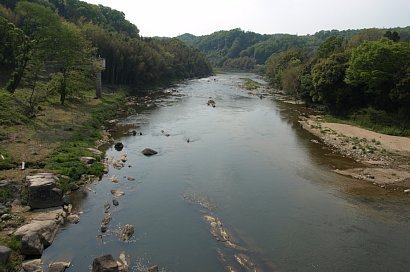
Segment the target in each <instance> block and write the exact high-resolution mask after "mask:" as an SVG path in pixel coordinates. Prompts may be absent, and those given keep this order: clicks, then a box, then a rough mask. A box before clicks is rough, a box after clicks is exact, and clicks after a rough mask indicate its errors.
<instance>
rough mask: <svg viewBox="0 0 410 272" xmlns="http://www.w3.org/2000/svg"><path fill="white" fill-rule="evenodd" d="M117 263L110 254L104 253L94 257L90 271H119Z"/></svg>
mask: <svg viewBox="0 0 410 272" xmlns="http://www.w3.org/2000/svg"><path fill="white" fill-rule="evenodd" d="M119 271H120V270H119V268H118V263H117V261H116V260H114V257H113V256H112V255H110V254H109V255H104V256H100V257H97V258H95V259H94V261H93V267H92V272H119Z"/></svg>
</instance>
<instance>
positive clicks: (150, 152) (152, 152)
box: [142, 148, 158, 156]
mask: <svg viewBox="0 0 410 272" xmlns="http://www.w3.org/2000/svg"><path fill="white" fill-rule="evenodd" d="M142 154H144V155H145V156H152V155H156V154H158V152H157V151H155V150H154V149H151V148H145V149H144V150H142Z"/></svg>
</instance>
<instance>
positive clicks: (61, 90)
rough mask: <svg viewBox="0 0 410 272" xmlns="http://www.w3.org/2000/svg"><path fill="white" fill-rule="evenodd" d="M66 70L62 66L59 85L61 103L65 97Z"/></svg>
mask: <svg viewBox="0 0 410 272" xmlns="http://www.w3.org/2000/svg"><path fill="white" fill-rule="evenodd" d="M66 79H67V70H66V69H65V68H63V80H62V81H61V87H60V103H61V105H64V101H65V97H66V91H67V90H66V89H67V83H66Z"/></svg>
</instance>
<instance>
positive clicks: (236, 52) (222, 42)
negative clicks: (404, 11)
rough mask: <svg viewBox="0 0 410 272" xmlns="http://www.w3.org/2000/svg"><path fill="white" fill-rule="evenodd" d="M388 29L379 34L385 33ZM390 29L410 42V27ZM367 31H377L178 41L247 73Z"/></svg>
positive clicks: (236, 32) (234, 34)
mask: <svg viewBox="0 0 410 272" xmlns="http://www.w3.org/2000/svg"><path fill="white" fill-rule="evenodd" d="M386 30H387V29H386ZM386 30H380V31H383V32H385V31H386ZM390 30H391V31H396V32H398V33H399V35H400V37H401V39H402V41H410V27H406V28H394V29H390ZM364 31H377V30H376V29H362V30H344V31H338V30H331V31H325V30H322V31H319V32H317V33H315V34H313V35H302V36H298V35H291V34H270V35H267V34H264V35H262V34H258V33H254V32H245V31H243V30H241V29H239V28H237V29H232V30H229V31H217V32H214V33H212V34H210V35H204V36H195V35H192V34H189V33H186V34H183V35H181V36H178V37H177V38H178V39H180V40H181V41H183V42H185V43H186V44H188V45H190V46H192V47H194V48H197V49H199V50H201V51H202V52H203V53H205V54H206V55H207V57H208V59H209V61H210V62H211V63H212V65H214V66H216V67H225V68H228V69H229V68H236V69H239V70H241V68H245V69H244V70H247V69H246V68H247V67H248V66H249V63H252V67H254V66H255V65H264V64H265V63H266V61H267V60H268V58H269V57H270V56H272V54H275V53H279V52H283V51H286V50H288V49H291V48H299V49H303V50H304V51H306V52H307V53H313V52H315V51H316V50H317V49H318V48H319V46H320V45H321V44H322V43H323V42H324V41H326V40H327V39H328V38H330V37H332V36H340V37H343V38H346V39H350V38H351V37H353V36H354V35H356V34H358V33H360V32H364ZM243 65H245V67H243Z"/></svg>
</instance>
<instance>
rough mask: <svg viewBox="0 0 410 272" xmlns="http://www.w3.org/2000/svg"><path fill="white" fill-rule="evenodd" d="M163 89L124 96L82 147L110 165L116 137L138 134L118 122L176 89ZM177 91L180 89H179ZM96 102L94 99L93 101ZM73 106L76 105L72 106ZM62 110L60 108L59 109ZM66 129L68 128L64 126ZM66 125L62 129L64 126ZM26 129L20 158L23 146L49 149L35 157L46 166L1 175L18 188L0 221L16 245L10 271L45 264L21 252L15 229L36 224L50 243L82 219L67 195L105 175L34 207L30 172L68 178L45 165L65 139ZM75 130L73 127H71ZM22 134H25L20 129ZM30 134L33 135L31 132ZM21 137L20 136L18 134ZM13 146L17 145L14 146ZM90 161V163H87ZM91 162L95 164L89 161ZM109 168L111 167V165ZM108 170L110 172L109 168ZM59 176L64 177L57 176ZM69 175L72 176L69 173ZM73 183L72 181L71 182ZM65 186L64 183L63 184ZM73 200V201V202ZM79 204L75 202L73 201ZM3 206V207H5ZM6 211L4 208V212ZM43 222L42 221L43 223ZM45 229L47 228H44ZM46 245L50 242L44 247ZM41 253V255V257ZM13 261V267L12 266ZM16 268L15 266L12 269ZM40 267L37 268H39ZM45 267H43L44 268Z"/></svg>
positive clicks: (4, 235)
mask: <svg viewBox="0 0 410 272" xmlns="http://www.w3.org/2000/svg"><path fill="white" fill-rule="evenodd" d="M171 88H172V87H170V88H167V89H161V90H158V91H154V92H151V93H149V94H146V95H145V96H124V97H122V98H121V102H120V103H117V104H116V105H115V107H114V109H113V112H112V113H113V114H111V115H107V116H106V117H107V118H104V120H100V121H99V122H101V125H102V126H101V127H99V128H96V132H97V133H98V134H99V135H100V137H99V138H98V139H97V140H96V141H95V142H93V143H91V142H90V143H89V144H88V146H87V147H81V148H83V149H86V150H88V151H90V152H91V153H93V155H94V156H95V158H101V160H98V159H95V158H93V163H92V164H94V162H95V163H98V164H102V166H104V168H105V170H106V169H107V167H108V165H107V160H106V158H105V151H106V149H107V148H108V147H109V145H111V144H114V142H115V139H116V138H118V136H120V135H124V134H128V135H129V134H134V135H135V134H136V131H135V130H134V129H136V128H134V127H133V128H128V127H127V128H126V129H125V128H122V127H121V126H118V122H119V121H120V120H122V119H123V118H124V117H126V116H129V115H130V114H134V113H138V112H141V111H144V110H147V109H152V108H155V107H156V105H155V104H154V99H155V98H157V97H159V96H167V95H170V94H172V93H173V92H174V90H175V89H171ZM175 91H176V90H175ZM91 103H93V102H91ZM68 107H70V108H72V106H68ZM100 108H101V110H103V109H104V106H102V107H100ZM58 110H59V109H58ZM73 114H74V115H76V114H78V110H76V109H75V107H74V109H73ZM83 123H84V124H86V122H84V120H80V122H78V125H80V126H81V125H84V124H83ZM63 129H64V128H63ZM63 129H62V130H63ZM24 131H28V132H30V133H27V135H22V136H20V135H19V134H18V133H19V132H17V133H16V134H17V135H18V137H19V138H21V139H22V140H18V143H17V144H18V145H20V146H21V148H19V149H18V150H14V151H15V153H14V154H13V155H15V156H16V157H17V161H23V160H22V158H23V157H26V156H25V155H24V156H23V155H22V154H21V152H20V150H31V149H32V148H37V147H46V150H44V151H42V152H40V151H39V152H38V153H39V154H38V155H37V154H34V157H35V159H36V164H38V165H43V167H34V168H32V167H31V165H32V163H29V164H26V165H28V166H29V167H26V168H25V169H24V170H22V169H20V166H19V165H16V166H15V167H14V168H12V169H10V170H5V171H2V173H1V176H0V185H1V187H2V188H6V187H10V188H15V192H14V193H13V194H14V196H13V199H11V200H9V201H7V203H6V202H5V203H4V205H2V209H3V210H4V211H5V214H7V216H8V219H7V220H0V223H2V228H1V230H0V241H2V242H1V244H0V245H4V246H6V247H8V248H12V254H11V256H10V261H9V263H8V265H7V267H4V268H5V269H6V271H20V269H23V270H21V271H26V270H24V269H25V268H24V267H25V265H26V266H27V267H31V266H34V267H36V268H40V267H42V266H43V264H42V263H41V259H38V258H34V259H33V257H34V256H28V257H27V256H26V257H24V255H23V254H22V253H21V251H20V250H21V243H18V242H17V240H19V239H17V240H16V238H15V233H16V232H17V231H18V230H20V229H21V228H23V227H27V228H34V229H35V230H34V232H36V233H38V235H39V236H40V237H44V236H47V237H48V236H49V237H51V238H50V239H49V240H47V244H49V245H50V244H51V243H52V240H54V238H55V236H56V234H57V232H58V229H59V228H60V227H61V226H62V225H65V224H68V225H69V224H76V223H78V222H79V220H80V217H81V213H78V211H76V210H75V209H73V206H72V205H71V201H69V202H67V203H66V200H67V199H70V195H71V194H72V193H73V192H75V191H77V190H82V189H83V188H86V187H87V184H90V183H93V182H98V181H99V180H100V179H101V178H99V177H97V176H93V175H90V174H84V175H82V176H81V178H80V179H78V180H75V181H74V182H73V183H72V184H74V185H75V186H74V187H69V189H67V188H66V187H64V192H63V202H64V205H63V206H57V207H50V208H46V209H31V208H30V206H28V205H29V203H28V199H27V196H26V195H25V194H26V193H27V189H26V188H27V181H26V177H27V176H32V175H38V174H40V175H41V173H50V174H53V175H55V177H56V181H57V183H58V182H59V181H58V180H60V182H64V181H61V180H65V179H66V178H64V176H61V173H60V174H58V170H56V169H55V170H50V169H46V168H44V166H45V165H46V161H47V160H48V158H49V156H50V155H51V154H53V153H54V152H56V151H57V150H58V148H59V146H60V145H61V144H63V143H64V141H63V142H53V143H49V142H48V140H45V141H44V140H43V141H40V140H32V139H30V138H29V139H28V140H27V139H25V137H31V136H32V135H34V133H36V132H34V133H32V132H31V131H30V128H29V127H28V126H27V128H24ZM70 132H71V130H70ZM20 134H22V133H21V132H20ZM29 134H30V135H29ZM16 138H17V137H16ZM71 141H73V142H75V140H68V142H71ZM8 145H10V146H11V147H13V146H14V145H16V143H14V142H13V141H10V142H9V143H8ZM11 149H12V150H13V148H11ZM81 159H82V158H81V156H80V157H79V158H78V160H80V161H81ZM86 164H88V163H86ZM89 166H91V165H89ZM105 170H104V171H105ZM107 170H108V169H107ZM105 173H107V172H105ZM57 176H59V177H60V178H57ZM67 178H68V177H67ZM70 184H71V183H70ZM62 186H64V185H62ZM69 203H70V204H69ZM73 204H75V203H73ZM3 210H2V211H3ZM2 214H3V212H2ZM39 222H40V223H39ZM37 225H44V226H46V227H45V228H44V227H41V228H40V229H37ZM49 227H50V228H51V229H52V231H51V234H50V232H49V229H50V228H49ZM44 231H45V232H44ZM12 243H17V245H16V246H15V247H11V246H10V245H11V244H12ZM44 248H46V246H45V247H44ZM41 255H42V254H40V256H37V257H40V258H41ZM10 265H11V267H10ZM69 265H70V263H69V262H64V266H65V267H69ZM1 269H2V266H0V271H2V270H1ZM8 269H12V270H8ZM36 271H37V270H36ZM41 271H42V270H41Z"/></svg>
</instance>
